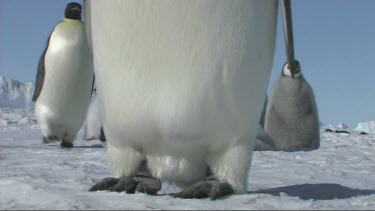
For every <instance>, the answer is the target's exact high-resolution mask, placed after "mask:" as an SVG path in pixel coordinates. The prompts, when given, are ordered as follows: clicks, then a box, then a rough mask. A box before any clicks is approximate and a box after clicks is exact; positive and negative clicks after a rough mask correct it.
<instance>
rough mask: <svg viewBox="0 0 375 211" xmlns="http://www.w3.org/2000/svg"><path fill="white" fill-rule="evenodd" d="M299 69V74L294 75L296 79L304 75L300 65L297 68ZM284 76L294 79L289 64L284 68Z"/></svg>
mask: <svg viewBox="0 0 375 211" xmlns="http://www.w3.org/2000/svg"><path fill="white" fill-rule="evenodd" d="M296 68H297V69H298V71H297V73H295V74H294V77H295V78H297V77H300V76H301V75H302V74H301V66H300V65H297V67H296ZM283 75H284V76H290V77H292V73H291V71H290V69H289V64H285V65H284V67H283Z"/></svg>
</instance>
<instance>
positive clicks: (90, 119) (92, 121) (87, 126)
mask: <svg viewBox="0 0 375 211" xmlns="http://www.w3.org/2000/svg"><path fill="white" fill-rule="evenodd" d="M93 93H95V94H93V96H92V100H91V102H90V105H89V107H88V110H87V114H86V120H85V123H84V127H83V138H84V139H86V140H92V139H99V136H100V130H101V127H102V120H101V118H100V110H99V96H98V93H97V92H96V91H94V92H93Z"/></svg>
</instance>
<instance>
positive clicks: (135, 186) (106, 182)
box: [89, 173, 161, 195]
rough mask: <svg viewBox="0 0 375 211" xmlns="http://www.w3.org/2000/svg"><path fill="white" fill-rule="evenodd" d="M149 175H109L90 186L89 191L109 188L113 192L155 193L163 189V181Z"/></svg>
mask: <svg viewBox="0 0 375 211" xmlns="http://www.w3.org/2000/svg"><path fill="white" fill-rule="evenodd" d="M146 175H147V176H149V175H148V174H146V173H143V174H141V175H135V176H132V177H129V176H123V177H121V178H120V179H118V178H113V177H108V178H105V179H103V180H101V181H100V182H99V183H97V184H96V185H94V186H93V187H92V188H90V190H89V191H99V190H108V191H111V192H126V193H129V194H133V193H135V192H140V193H146V194H148V195H155V194H156V193H157V192H158V191H159V190H160V189H161V181H160V180H158V179H155V178H152V177H146Z"/></svg>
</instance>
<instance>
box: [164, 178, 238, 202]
mask: <svg viewBox="0 0 375 211" xmlns="http://www.w3.org/2000/svg"><path fill="white" fill-rule="evenodd" d="M232 193H233V188H232V186H231V185H230V184H229V183H227V182H220V181H219V180H218V179H216V178H215V177H213V176H210V177H207V178H206V179H205V180H203V181H199V182H196V183H195V184H193V185H192V186H190V187H188V188H186V189H185V190H183V191H181V192H178V193H171V194H169V195H171V196H172V197H175V198H183V199H202V198H207V197H210V199H211V200H216V199H217V198H220V197H223V196H226V195H229V194H232Z"/></svg>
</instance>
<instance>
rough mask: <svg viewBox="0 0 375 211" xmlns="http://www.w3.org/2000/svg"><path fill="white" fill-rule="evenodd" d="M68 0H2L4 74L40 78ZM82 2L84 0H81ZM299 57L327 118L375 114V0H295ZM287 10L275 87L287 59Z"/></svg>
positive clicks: (351, 119)
mask: <svg viewBox="0 0 375 211" xmlns="http://www.w3.org/2000/svg"><path fill="white" fill-rule="evenodd" d="M69 2H70V1H66V0H53V1H52V0H32V1H31V0H0V75H4V76H8V77H13V78H16V79H18V80H21V81H34V80H35V74H36V68H37V65H38V61H39V57H40V55H41V53H42V51H43V49H44V46H45V42H46V39H47V37H48V36H49V34H50V32H51V30H53V28H54V26H55V25H56V23H58V22H59V21H60V20H61V19H62V18H63V14H64V13H63V12H64V8H65V6H66V4H67V3H69ZM77 2H79V3H82V1H77ZM292 9H293V21H294V23H293V26H294V39H295V50H296V58H297V59H298V60H299V61H300V63H301V65H302V71H303V73H304V75H305V78H306V79H307V80H308V82H309V83H310V84H311V86H312V87H313V89H314V92H315V95H316V101H317V104H318V110H319V116H320V119H321V121H322V122H324V123H332V124H338V123H340V122H344V123H346V124H348V125H349V126H351V127H355V126H356V124H357V123H358V122H361V121H370V120H375V12H374V11H375V1H373V0H329V1H328V0H299V1H296V0H293V1H292ZM281 21H282V19H281V12H279V23H278V32H277V45H276V51H275V58H274V64H273V69H272V75H271V79H270V88H271V87H272V85H273V84H274V83H275V81H276V80H277V78H278V77H279V75H280V71H281V67H282V65H283V64H284V62H285V60H286V59H285V47H284V37H283V31H282V22H281Z"/></svg>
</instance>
